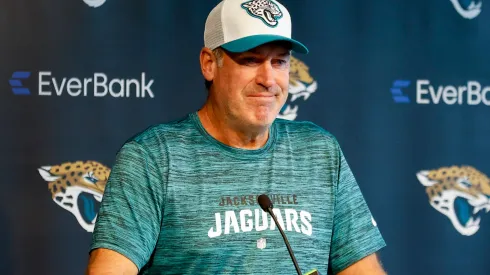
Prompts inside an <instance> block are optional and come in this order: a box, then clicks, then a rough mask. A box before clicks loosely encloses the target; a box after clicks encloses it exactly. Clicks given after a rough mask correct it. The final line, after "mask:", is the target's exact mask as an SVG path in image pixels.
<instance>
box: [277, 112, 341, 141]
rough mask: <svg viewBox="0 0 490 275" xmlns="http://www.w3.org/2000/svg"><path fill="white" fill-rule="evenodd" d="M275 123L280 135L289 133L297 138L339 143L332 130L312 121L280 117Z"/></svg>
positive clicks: (288, 134)
mask: <svg viewBox="0 0 490 275" xmlns="http://www.w3.org/2000/svg"><path fill="white" fill-rule="evenodd" d="M275 123H276V125H277V129H278V132H279V135H287V136H290V137H293V138H295V139H298V138H299V139H308V140H325V141H328V142H332V143H337V139H336V138H335V136H334V135H333V134H332V133H331V132H329V131H328V130H326V129H325V128H323V127H321V126H319V125H317V124H315V123H314V122H312V121H294V120H286V119H280V118H278V119H276V121H275Z"/></svg>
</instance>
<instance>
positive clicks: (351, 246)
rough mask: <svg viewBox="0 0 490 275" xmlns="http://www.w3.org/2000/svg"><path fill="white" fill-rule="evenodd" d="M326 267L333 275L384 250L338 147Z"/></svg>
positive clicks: (382, 241) (359, 191)
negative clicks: (328, 256) (334, 198)
mask: <svg viewBox="0 0 490 275" xmlns="http://www.w3.org/2000/svg"><path fill="white" fill-rule="evenodd" d="M338 150H339V152H340V154H339V165H340V167H339V177H338V183H337V188H336V200H335V206H334V225H333V237H332V246H331V252H330V265H331V268H332V271H333V272H334V274H336V273H338V272H340V271H342V270H344V269H345V268H347V267H349V266H350V265H352V264H353V263H355V262H357V261H359V260H361V259H362V258H364V257H366V256H368V255H370V254H372V253H374V252H376V251H378V250H379V249H381V248H383V247H384V246H386V244H385V241H384V240H383V237H382V236H381V233H380V231H379V229H378V227H377V226H376V223H375V222H374V219H373V217H372V215H371V212H370V210H369V208H368V206H367V204H366V201H365V200H364V197H363V195H362V193H361V190H360V188H359V186H358V184H357V182H356V180H355V178H354V175H353V174H352V171H351V169H350V168H349V165H348V164H347V161H346V159H345V157H344V154H343V153H342V150H341V149H340V147H339V148H338Z"/></svg>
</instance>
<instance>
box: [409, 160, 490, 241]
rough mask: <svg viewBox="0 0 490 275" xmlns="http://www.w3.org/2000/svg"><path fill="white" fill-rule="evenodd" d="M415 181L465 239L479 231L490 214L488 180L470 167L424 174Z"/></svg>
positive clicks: (454, 167) (452, 168) (426, 171)
mask: <svg viewBox="0 0 490 275" xmlns="http://www.w3.org/2000/svg"><path fill="white" fill-rule="evenodd" d="M417 178H418V180H419V181H420V183H421V184H422V185H424V186H425V187H426V188H425V191H426V192H427V195H428V197H429V203H430V205H431V206H432V207H434V208H435V209H436V210H437V211H439V212H440V213H441V214H444V215H445V216H446V217H448V218H449V220H450V221H451V223H452V225H453V226H454V228H455V229H456V230H457V231H458V232H459V233H461V234H462V235H465V236H471V235H473V234H475V233H476V232H477V231H478V230H479V229H480V220H481V218H482V216H483V215H484V214H486V213H488V212H489V211H490V179H489V178H488V177H487V176H486V175H485V174H483V173H482V172H480V171H478V170H477V169H475V168H473V167H471V166H461V167H458V166H451V167H441V168H438V169H434V170H423V171H419V172H418V173H417Z"/></svg>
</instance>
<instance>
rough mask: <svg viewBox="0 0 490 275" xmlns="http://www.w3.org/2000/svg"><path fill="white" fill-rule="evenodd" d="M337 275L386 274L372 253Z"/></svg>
mask: <svg viewBox="0 0 490 275" xmlns="http://www.w3.org/2000/svg"><path fill="white" fill-rule="evenodd" d="M338 275H386V272H385V271H384V270H383V267H382V266H381V263H380V262H379V260H378V257H377V255H376V253H374V254H371V255H369V256H367V257H364V258H362V259H361V260H359V261H357V262H355V263H354V264H352V265H350V266H349V267H347V268H346V269H344V270H342V271H341V272H339V273H338Z"/></svg>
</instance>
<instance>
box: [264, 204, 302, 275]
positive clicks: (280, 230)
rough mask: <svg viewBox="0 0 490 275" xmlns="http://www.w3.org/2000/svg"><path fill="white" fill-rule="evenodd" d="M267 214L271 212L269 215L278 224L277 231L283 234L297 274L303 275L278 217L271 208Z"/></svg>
mask: <svg viewBox="0 0 490 275" xmlns="http://www.w3.org/2000/svg"><path fill="white" fill-rule="evenodd" d="M267 212H269V214H271V216H272V218H273V219H274V222H275V223H276V226H277V229H279V232H281V235H282V238H283V239H284V242H285V243H286V247H287V249H288V252H289V256H291V259H292V260H293V263H294V268H296V272H298V275H302V274H301V270H300V269H299V266H298V262H296V258H295V257H294V254H293V250H292V249H291V246H289V242H288V239H287V238H286V235H285V234H284V232H283V231H282V229H281V226H280V225H279V222H277V219H276V215H274V213H273V212H272V208H271V207H269V208H267Z"/></svg>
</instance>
